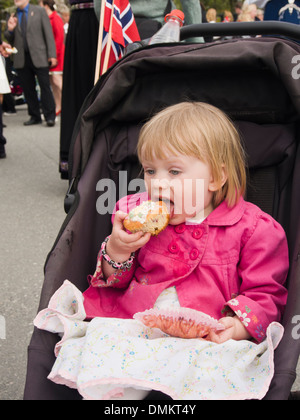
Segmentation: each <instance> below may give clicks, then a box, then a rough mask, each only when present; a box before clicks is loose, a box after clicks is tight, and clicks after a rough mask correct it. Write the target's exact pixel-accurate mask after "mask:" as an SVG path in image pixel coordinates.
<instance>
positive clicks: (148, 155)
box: [137, 102, 246, 207]
mask: <svg viewBox="0 0 300 420" xmlns="http://www.w3.org/2000/svg"><path fill="white" fill-rule="evenodd" d="M137 151H138V157H139V160H140V161H141V162H143V160H147V161H153V160H155V159H156V158H158V157H159V158H160V159H165V158H166V157H167V156H168V155H170V153H172V154H173V155H175V156H176V155H177V156H178V155H179V154H181V155H185V156H193V157H196V158H198V159H199V160H201V161H202V162H205V163H206V164H208V165H209V166H210V169H211V171H212V175H213V177H214V179H215V181H216V182H217V183H219V184H220V188H219V189H218V191H216V192H215V193H214V197H213V206H214V207H217V206H218V205H219V204H220V203H221V202H222V201H223V200H226V201H227V204H228V206H230V207H232V206H234V205H235V204H236V203H237V202H238V200H239V198H240V196H241V195H243V194H244V193H245V189H246V170H245V156H244V151H243V148H242V145H241V141H240V137H239V134H238V132H237V130H236V129H235V127H234V125H233V124H232V122H231V121H230V120H229V118H228V117H227V116H226V115H225V114H224V113H223V112H222V111H221V110H219V109H218V108H216V107H214V106H212V105H208V104H206V103H202V102H182V103H179V104H177V105H173V106H170V107H168V108H165V109H164V110H162V111H160V112H159V113H158V114H156V115H155V116H154V117H152V118H151V119H150V120H149V121H148V122H147V123H146V124H145V125H144V126H143V127H142V129H141V132H140V137H139V141H138V146H137ZM223 170H224V171H225V174H226V176H227V180H226V182H225V184H224V185H223V186H222V185H221V184H222V175H223Z"/></svg>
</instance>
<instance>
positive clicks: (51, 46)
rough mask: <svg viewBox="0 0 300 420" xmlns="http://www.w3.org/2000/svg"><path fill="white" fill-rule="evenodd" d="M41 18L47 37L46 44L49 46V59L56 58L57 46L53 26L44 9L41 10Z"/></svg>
mask: <svg viewBox="0 0 300 420" xmlns="http://www.w3.org/2000/svg"><path fill="white" fill-rule="evenodd" d="M41 18H42V26H43V32H44V37H45V43H46V46H47V55H48V58H56V46H55V41H54V35H53V31H52V26H51V23H50V19H49V17H48V15H47V12H46V10H45V9H43V8H42V9H41Z"/></svg>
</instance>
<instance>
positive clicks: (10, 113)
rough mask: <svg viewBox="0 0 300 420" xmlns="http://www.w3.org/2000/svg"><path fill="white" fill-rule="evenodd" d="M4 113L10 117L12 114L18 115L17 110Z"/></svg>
mask: <svg viewBox="0 0 300 420" xmlns="http://www.w3.org/2000/svg"><path fill="white" fill-rule="evenodd" d="M3 115H5V116H6V117H10V116H11V115H17V112H16V111H5V112H3Z"/></svg>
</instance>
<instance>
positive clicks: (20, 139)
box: [0, 105, 300, 400]
mask: <svg viewBox="0 0 300 420" xmlns="http://www.w3.org/2000/svg"><path fill="white" fill-rule="evenodd" d="M27 119H28V115H27V108H26V106H25V105H22V106H18V107H17V114H16V115H15V116H4V117H3V120H4V123H5V124H6V125H7V127H6V128H4V135H5V137H6V138H7V146H6V152H7V158H6V159H0V400H20V399H22V398H23V390H24V383H25V375H26V363H27V346H28V344H29V341H30V337H31V334H32V330H33V323H32V321H33V319H34V317H35V315H36V312H37V308H38V303H39V296H40V291H41V287H42V283H43V266H44V263H45V260H46V257H47V254H48V252H49V251H50V249H51V247H52V245H53V243H54V241H55V238H56V236H57V234H58V232H59V229H60V226H61V224H62V223H63V221H64V218H65V213H64V209H63V200H64V196H65V193H66V191H67V187H68V184H67V181H65V180H61V179H60V175H59V173H58V157H59V123H60V121H59V120H58V121H57V123H56V125H55V127H47V126H46V124H45V122H44V123H43V124H41V125H37V126H30V127H24V126H23V122H24V121H26V120H27ZM293 390H300V365H298V377H297V381H296V382H295V384H294V387H293Z"/></svg>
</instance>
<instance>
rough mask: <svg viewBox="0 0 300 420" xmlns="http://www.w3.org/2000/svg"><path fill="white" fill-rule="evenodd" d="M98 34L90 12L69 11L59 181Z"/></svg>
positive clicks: (92, 69) (91, 76)
mask: <svg viewBox="0 0 300 420" xmlns="http://www.w3.org/2000/svg"><path fill="white" fill-rule="evenodd" d="M98 31H99V23H98V20H97V18H96V15H95V12H94V9H79V10H73V11H72V13H71V18H70V23H69V30H68V34H67V37H66V48H65V59H64V72H63V89H62V109H61V129H60V163H59V170H60V173H61V177H62V178H67V177H68V157H69V148H70V144H71V138H72V133H73V128H74V125H75V122H76V119H77V116H78V114H79V111H80V108H81V106H82V104H83V101H84V99H85V98H86V96H87V94H88V93H89V92H90V90H91V89H92V87H93V86H94V77H95V65H96V56H97V43H98Z"/></svg>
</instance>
